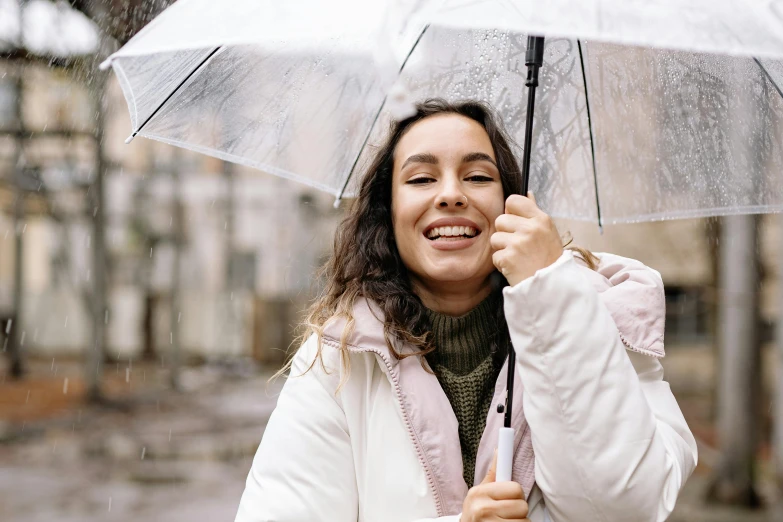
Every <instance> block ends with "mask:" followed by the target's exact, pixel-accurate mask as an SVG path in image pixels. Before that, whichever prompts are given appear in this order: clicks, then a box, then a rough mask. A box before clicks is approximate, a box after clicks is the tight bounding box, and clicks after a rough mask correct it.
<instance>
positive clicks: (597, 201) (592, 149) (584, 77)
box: [576, 40, 604, 230]
mask: <svg viewBox="0 0 783 522" xmlns="http://www.w3.org/2000/svg"><path fill="white" fill-rule="evenodd" d="M576 45H577V47H578V48H579V63H580V64H581V66H582V81H583V82H584V86H585V108H586V110H587V130H588V131H589V132H590V156H591V158H592V160H593V185H594V186H595V207H596V211H597V212H598V228H599V229H601V230H603V226H604V223H603V217H602V216H601V201H600V199H599V198H598V169H597V168H596V165H595V139H594V138H593V119H592V117H591V116H590V96H589V95H588V93H587V72H586V71H585V59H584V55H583V54H582V41H581V40H577V41H576Z"/></svg>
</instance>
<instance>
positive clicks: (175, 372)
mask: <svg viewBox="0 0 783 522" xmlns="http://www.w3.org/2000/svg"><path fill="white" fill-rule="evenodd" d="M179 159H180V155H179V152H178V151H177V152H175V153H174V157H173V161H172V165H171V183H172V185H173V186H172V188H171V190H172V194H173V201H172V212H173V214H174V215H173V216H172V218H173V219H172V221H173V225H174V230H173V231H172V239H173V243H174V259H173V260H172V267H171V303H170V306H171V310H170V316H169V320H170V327H171V387H172V388H174V389H175V390H179V389H180V377H179V376H180V367H181V365H182V354H181V350H182V345H181V342H180V338H179V335H180V309H181V308H180V296H179V279H180V264H181V262H182V243H183V242H184V237H183V234H184V216H183V213H184V210H183V207H182V184H181V183H180V179H179V178H180V176H179V167H180V165H179Z"/></svg>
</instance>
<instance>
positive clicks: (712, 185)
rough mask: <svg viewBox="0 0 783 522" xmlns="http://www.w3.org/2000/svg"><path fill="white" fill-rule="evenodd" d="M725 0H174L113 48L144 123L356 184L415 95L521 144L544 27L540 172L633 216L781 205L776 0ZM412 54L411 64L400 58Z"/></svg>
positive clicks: (274, 165)
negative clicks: (465, 113)
mask: <svg viewBox="0 0 783 522" xmlns="http://www.w3.org/2000/svg"><path fill="white" fill-rule="evenodd" d="M777 5H778V4H776V3H774V2H773V3H769V2H749V3H743V4H741V5H740V4H738V3H736V2H732V1H730V0H709V1H706V0H689V1H683V0H659V1H657V2H640V1H628V0H601V1H598V0H582V1H580V2H569V1H565V0H553V1H550V2H532V1H529V0H516V1H514V2H511V1H503V0H483V1H481V0H478V1H472V2H470V1H464V0H460V1H456V0H445V1H429V2H428V1H418V2H417V1H408V2H405V1H402V0H397V1H395V0H381V1H375V2H362V1H359V0H339V1H335V2H320V1H318V0H290V1H288V2H273V1H271V0H226V1H224V2H211V1H209V0H180V1H179V2H177V3H176V4H174V5H173V6H172V7H170V8H169V9H168V10H166V11H165V12H164V13H163V14H162V15H161V16H160V17H158V18H157V19H156V20H154V21H153V22H152V23H151V24H150V25H149V26H148V27H147V28H145V29H144V30H143V31H141V32H140V33H139V34H138V35H137V36H136V37H135V38H134V39H133V40H131V41H130V42H129V43H128V44H127V45H126V46H125V47H123V48H122V49H121V50H120V51H119V52H117V53H115V54H114V55H112V56H111V57H110V58H109V59H108V60H107V62H106V65H108V64H111V65H112V66H113V68H114V70H115V71H116V73H117V77H118V78H119V80H120V83H121V85H122V88H123V91H124V93H125V96H126V99H127V101H128V106H129V110H130V114H131V120H132V125H133V135H137V134H138V135H142V136H145V137H148V138H153V139H157V140H161V141H164V142H167V143H171V144H174V145H178V146H182V147H186V148H189V149H192V150H196V151H200V152H204V153H206V154H210V155H213V156H217V157H220V158H223V159H226V160H229V161H234V162H237V163H242V164H245V165H249V166H252V167H255V168H258V169H260V170H263V171H266V172H269V173H272V174H277V175H280V176H285V177H288V178H292V179H296V180H299V181H301V182H303V183H307V184H309V185H311V186H314V187H317V188H319V189H321V190H324V191H327V192H329V193H331V194H334V195H335V196H337V197H342V196H351V195H352V194H353V193H354V192H355V187H356V181H357V180H358V177H359V176H358V175H356V173H357V172H359V171H361V168H360V167H361V166H362V165H363V164H364V160H365V159H366V158H364V157H363V154H364V155H365V156H366V155H367V154H368V151H369V150H371V148H370V147H367V145H368V144H370V145H371V144H373V143H375V142H376V141H377V140H378V139H379V138H380V136H381V135H382V133H383V132H384V130H385V129H386V128H387V125H386V123H387V121H388V119H389V118H390V117H391V116H392V114H393V113H394V111H393V109H394V106H393V105H392V104H390V103H389V102H390V100H388V99H387V94H388V92H389V89H390V88H391V87H392V84H393V83H394V79H395V78H397V75H398V73H399V78H398V80H397V81H398V84H397V86H396V88H397V89H399V88H400V86H403V87H404V88H405V89H406V90H407V92H408V98H409V99H410V100H418V99H422V98H425V97H428V96H442V97H445V98H448V99H459V98H468V97H470V98H477V99H481V100H484V101H487V102H489V103H491V104H492V105H494V106H495V107H496V108H497V109H498V110H499V111H500V113H501V116H502V118H503V120H504V122H505V124H506V126H507V128H508V129H509V131H510V133H511V135H512V137H513V138H514V139H515V140H516V141H517V142H518V143H522V141H523V139H524V122H525V114H526V104H525V103H524V97H525V87H524V85H525V76H526V71H525V65H524V56H525V51H526V47H527V36H528V34H536V35H545V36H547V45H546V50H545V55H544V66H543V67H542V69H541V88H540V91H541V92H540V93H539V98H538V102H537V109H536V111H537V113H536V120H535V126H534V129H533V134H532V138H533V142H532V144H533V154H532V158H533V159H532V162H533V164H532V168H531V180H530V187H531V190H533V191H534V192H535V193H536V196H537V199H538V201H539V202H540V204H541V206H542V207H543V208H544V209H545V210H546V211H548V212H549V213H550V214H551V215H553V216H556V217H569V218H575V219H581V220H592V221H596V222H599V223H602V224H603V223H622V222H632V221H640V220H655V219H666V218H677V217H696V216H708V215H719V214H731V213H748V212H764V211H773V210H780V209H781V206H783V177H782V176H780V172H781V167H783V158H782V155H783V152H782V151H781V145H782V144H783V140H782V139H781V137H782V136H783V126H782V124H781V115H783V112H782V111H783V100H781V96H780V86H781V85H783V61H780V60H779V58H781V57H783V21H782V20H783V8H779V7H777V8H776V7H775V6H777ZM400 69H401V72H400Z"/></svg>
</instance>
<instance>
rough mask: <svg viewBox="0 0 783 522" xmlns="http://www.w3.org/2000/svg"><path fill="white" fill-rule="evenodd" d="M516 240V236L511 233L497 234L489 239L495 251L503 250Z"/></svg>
mask: <svg viewBox="0 0 783 522" xmlns="http://www.w3.org/2000/svg"><path fill="white" fill-rule="evenodd" d="M513 240H514V234H513V233H511V232H495V233H494V234H492V235H491V236H490V238H489V246H491V247H492V249H493V250H502V249H504V248H506V247H507V246H508V245H510V244H511V242H512V241H513Z"/></svg>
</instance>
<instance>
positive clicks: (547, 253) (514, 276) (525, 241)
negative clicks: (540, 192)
mask: <svg viewBox="0 0 783 522" xmlns="http://www.w3.org/2000/svg"><path fill="white" fill-rule="evenodd" d="M489 241H490V245H492V248H493V249H494V250H495V253H494V254H492V262H493V263H494V264H495V267H497V269H498V270H500V273H502V274H503V275H504V276H505V277H506V280H507V281H508V284H510V285H511V286H515V285H516V284H517V283H519V282H521V281H524V280H525V279H527V278H528V277H530V276H532V275H533V274H535V273H536V272H537V271H538V270H541V269H542V268H546V267H548V266H549V265H551V264H552V263H554V262H555V261H557V260H558V259H559V258H560V256H561V255H562V254H563V245H562V242H561V240H560V234H558V232H557V228H556V227H555V224H554V222H553V221H552V218H550V217H549V216H548V215H547V214H546V213H545V212H544V211H542V210H541V209H540V208H538V205H537V204H536V200H535V198H534V197H533V193H532V192H528V197H524V196H521V195H519V194H512V195H511V196H509V197H508V199H506V213H505V214H501V215H500V216H498V218H497V219H496V220H495V233H494V234H492V237H491V238H490V240H489Z"/></svg>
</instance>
